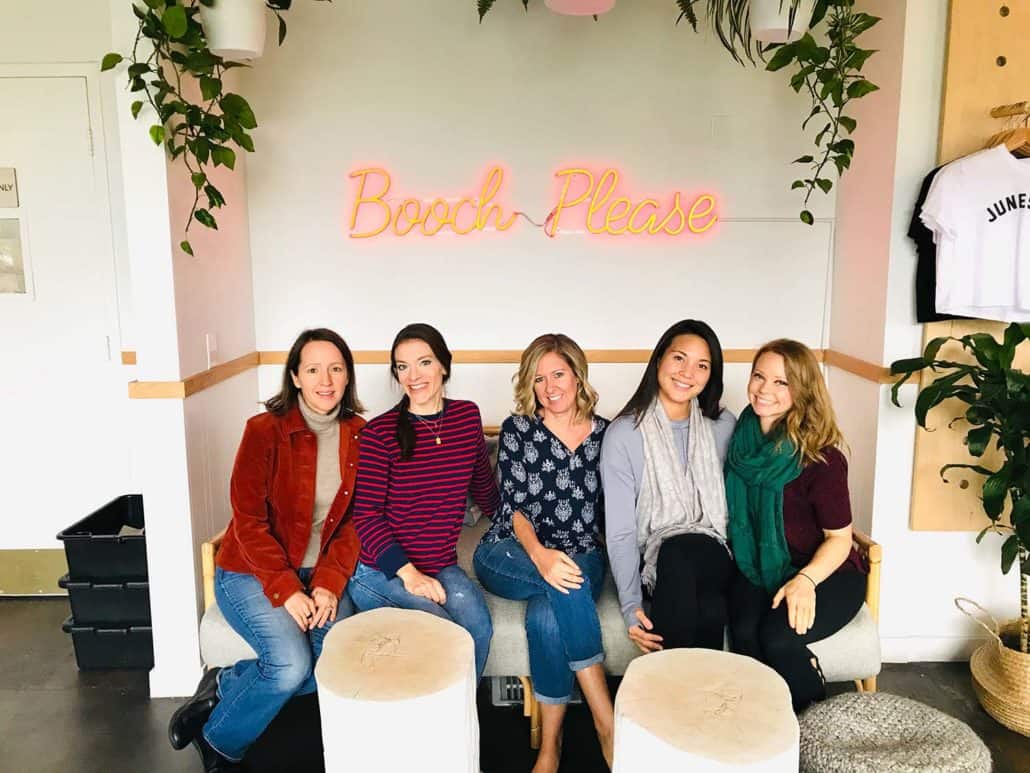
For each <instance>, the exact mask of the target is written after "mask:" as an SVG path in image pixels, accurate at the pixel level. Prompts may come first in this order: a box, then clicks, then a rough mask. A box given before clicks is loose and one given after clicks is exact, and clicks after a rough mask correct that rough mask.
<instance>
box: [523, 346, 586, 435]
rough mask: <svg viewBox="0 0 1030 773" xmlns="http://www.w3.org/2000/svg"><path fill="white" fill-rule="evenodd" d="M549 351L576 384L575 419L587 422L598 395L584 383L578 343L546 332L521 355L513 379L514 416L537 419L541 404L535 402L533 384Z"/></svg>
mask: <svg viewBox="0 0 1030 773" xmlns="http://www.w3.org/2000/svg"><path fill="white" fill-rule="evenodd" d="M550 352H553V353H554V354H557V355H558V356H559V357H561V358H562V359H563V360H565V364H566V365H568V366H569V369H570V370H571V371H572V375H574V376H575V377H576V380H577V381H579V387H578V388H577V389H576V418H578V419H590V418H593V415H594V407H595V406H596V405H597V392H595V391H594V388H593V387H592V386H590V382H589V381H588V380H587V371H588V366H587V357H586V355H585V354H584V353H583V350H582V349H580V348H579V344H577V343H576V342H575V341H573V340H572V339H571V338H569V337H568V336H567V335H563V334H562V333H545V334H544V335H542V336H538V337H537V338H534V339H533V342H532V343H531V344H530V345H529V346H527V347H526V350H525V351H524V352H522V358H521V359H520V360H519V372H518V373H517V374H516V376H515V413H516V414H517V415H519V416H536V415H537V412H538V411H539V410H540V407H541V406H540V402H539V401H538V400H537V399H536V390H534V389H533V381H534V379H535V378H536V368H537V366H538V365H539V364H540V359H541V358H542V357H543V356H544V355H545V354H548V353H550Z"/></svg>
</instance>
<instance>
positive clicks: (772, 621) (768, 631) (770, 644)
mask: <svg viewBox="0 0 1030 773" xmlns="http://www.w3.org/2000/svg"><path fill="white" fill-rule="evenodd" d="M758 640H759V643H760V644H761V647H762V652H763V653H764V654H765V658H766V660H768V661H770V662H773V661H778V660H782V659H784V658H790V657H794V656H796V654H797V653H798V651H799V650H804V649H805V644H804V642H803V641H802V639H801V637H799V636H798V635H797V633H796V632H795V631H794V629H793V628H791V627H790V626H789V625H788V624H787V623H786V621H784V620H781V619H779V618H778V617H777V616H775V615H771V616H769V617H767V618H766V619H765V621H764V622H763V623H762V625H761V627H760V628H759V629H758Z"/></svg>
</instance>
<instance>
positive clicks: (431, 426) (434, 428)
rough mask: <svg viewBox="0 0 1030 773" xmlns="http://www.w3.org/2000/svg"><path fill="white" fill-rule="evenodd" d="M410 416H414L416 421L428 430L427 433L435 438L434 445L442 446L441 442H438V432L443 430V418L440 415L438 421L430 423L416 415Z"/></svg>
mask: <svg viewBox="0 0 1030 773" xmlns="http://www.w3.org/2000/svg"><path fill="white" fill-rule="evenodd" d="M411 415H412V416H414V417H415V418H416V419H418V420H419V422H420V423H421V424H423V425H425V427H426V429H428V430H429V432H430V433H431V434H432V435H433V436H434V437H435V438H436V444H437V445H438V446H439V445H443V441H442V440H440V430H441V429H442V428H443V416H442V415H441V416H440V418H439V419H437V420H436V421H434V422H430V421H427V420H426V419H423V418H422V417H421V416H419V415H418V414H417V413H413V414H411Z"/></svg>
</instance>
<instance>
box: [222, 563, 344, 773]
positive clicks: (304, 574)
mask: <svg viewBox="0 0 1030 773" xmlns="http://www.w3.org/2000/svg"><path fill="white" fill-rule="evenodd" d="M311 573H312V570H311V569H301V570H300V571H299V572H298V573H297V575H298V577H299V578H300V581H301V582H302V583H303V584H304V585H305V587H306V586H307V584H308V582H309V581H310V580H311ZM215 600H216V601H217V602H218V608H219V609H220V610H221V611H222V614H223V615H224V616H225V619H226V622H228V623H229V625H230V626H232V629H233V630H234V631H236V633H238V634H239V635H240V636H242V637H243V638H244V639H245V640H246V642H247V643H248V644H249V645H250V646H251V647H253V648H254V651H255V652H256V653H257V655H258V657H257V660H241V661H239V662H238V663H236V664H235V665H234V666H231V667H227V668H224V669H222V671H221V672H220V673H219V674H218V698H219V701H218V704H217V705H216V706H215V710H214V711H212V712H211V716H210V717H209V718H208V720H207V724H205V725H204V729H203V733H204V738H206V739H207V742H208V743H209V744H211V746H212V747H214V749H215V751H217V752H219V753H220V754H221V755H222V756H223V757H227V758H228V759H230V760H233V761H239V760H241V759H242V758H243V754H244V752H246V750H247V747H249V746H250V745H251V744H252V743H253V742H254V741H255V740H257V738H258V736H260V735H261V733H263V732H264V730H265V728H266V727H268V725H269V723H270V722H271V721H272V720H273V719H275V716H276V714H278V713H279V709H281V708H282V707H283V706H284V705H285V704H286V702H287V701H288V700H289V699H290V698H292V697H293V696H294V695H303V694H304V693H310V692H314V691H315V689H316V688H315V677H314V674H313V672H312V669H313V668H314V664H315V661H316V660H318V656H319V655H320V654H321V653H322V641H323V639H324V638H325V635H326V634H327V633H328V632H329V629H330V628H331V627H332V626H333V623H330V622H327V623H326V624H325V625H324V626H322V627H321V628H315V629H314V630H311V631H302V630H300V628H299V627H298V626H297V623H296V622H295V621H294V619H293V618H292V617H291V616H290V613H289V612H287V611H286V608H285V607H281V606H280V607H273V606H272V603H271V602H270V601H269V600H268V598H267V597H266V596H265V593H264V590H263V588H262V587H261V583H260V582H259V581H258V579H257V578H256V577H255V576H254V575H252V574H245V573H240V572H228V571H226V570H224V569H222V568H221V567H218V568H217V569H216V570H215ZM353 611H354V610H353V607H352V606H351V603H350V600H349V599H348V598H347V596H346V594H344V595H342V596H341V597H340V600H339V604H338V605H337V609H336V622H339V621H340V620H342V619H344V618H345V617H348V616H349V615H351V614H353Z"/></svg>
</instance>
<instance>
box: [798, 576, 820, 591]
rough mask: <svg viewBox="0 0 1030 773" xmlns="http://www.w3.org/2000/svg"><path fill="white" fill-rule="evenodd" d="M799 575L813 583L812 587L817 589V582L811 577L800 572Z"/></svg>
mask: <svg viewBox="0 0 1030 773" xmlns="http://www.w3.org/2000/svg"><path fill="white" fill-rule="evenodd" d="M798 574H800V575H801V576H802V577H804V578H805V579H806V580H808V581H809V582H810V583H812V587H813V588H815V587H817V583H816V581H815V580H813V579H812V578H811V577H809V576H808V575H807V574H805V573H804V572H798Z"/></svg>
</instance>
